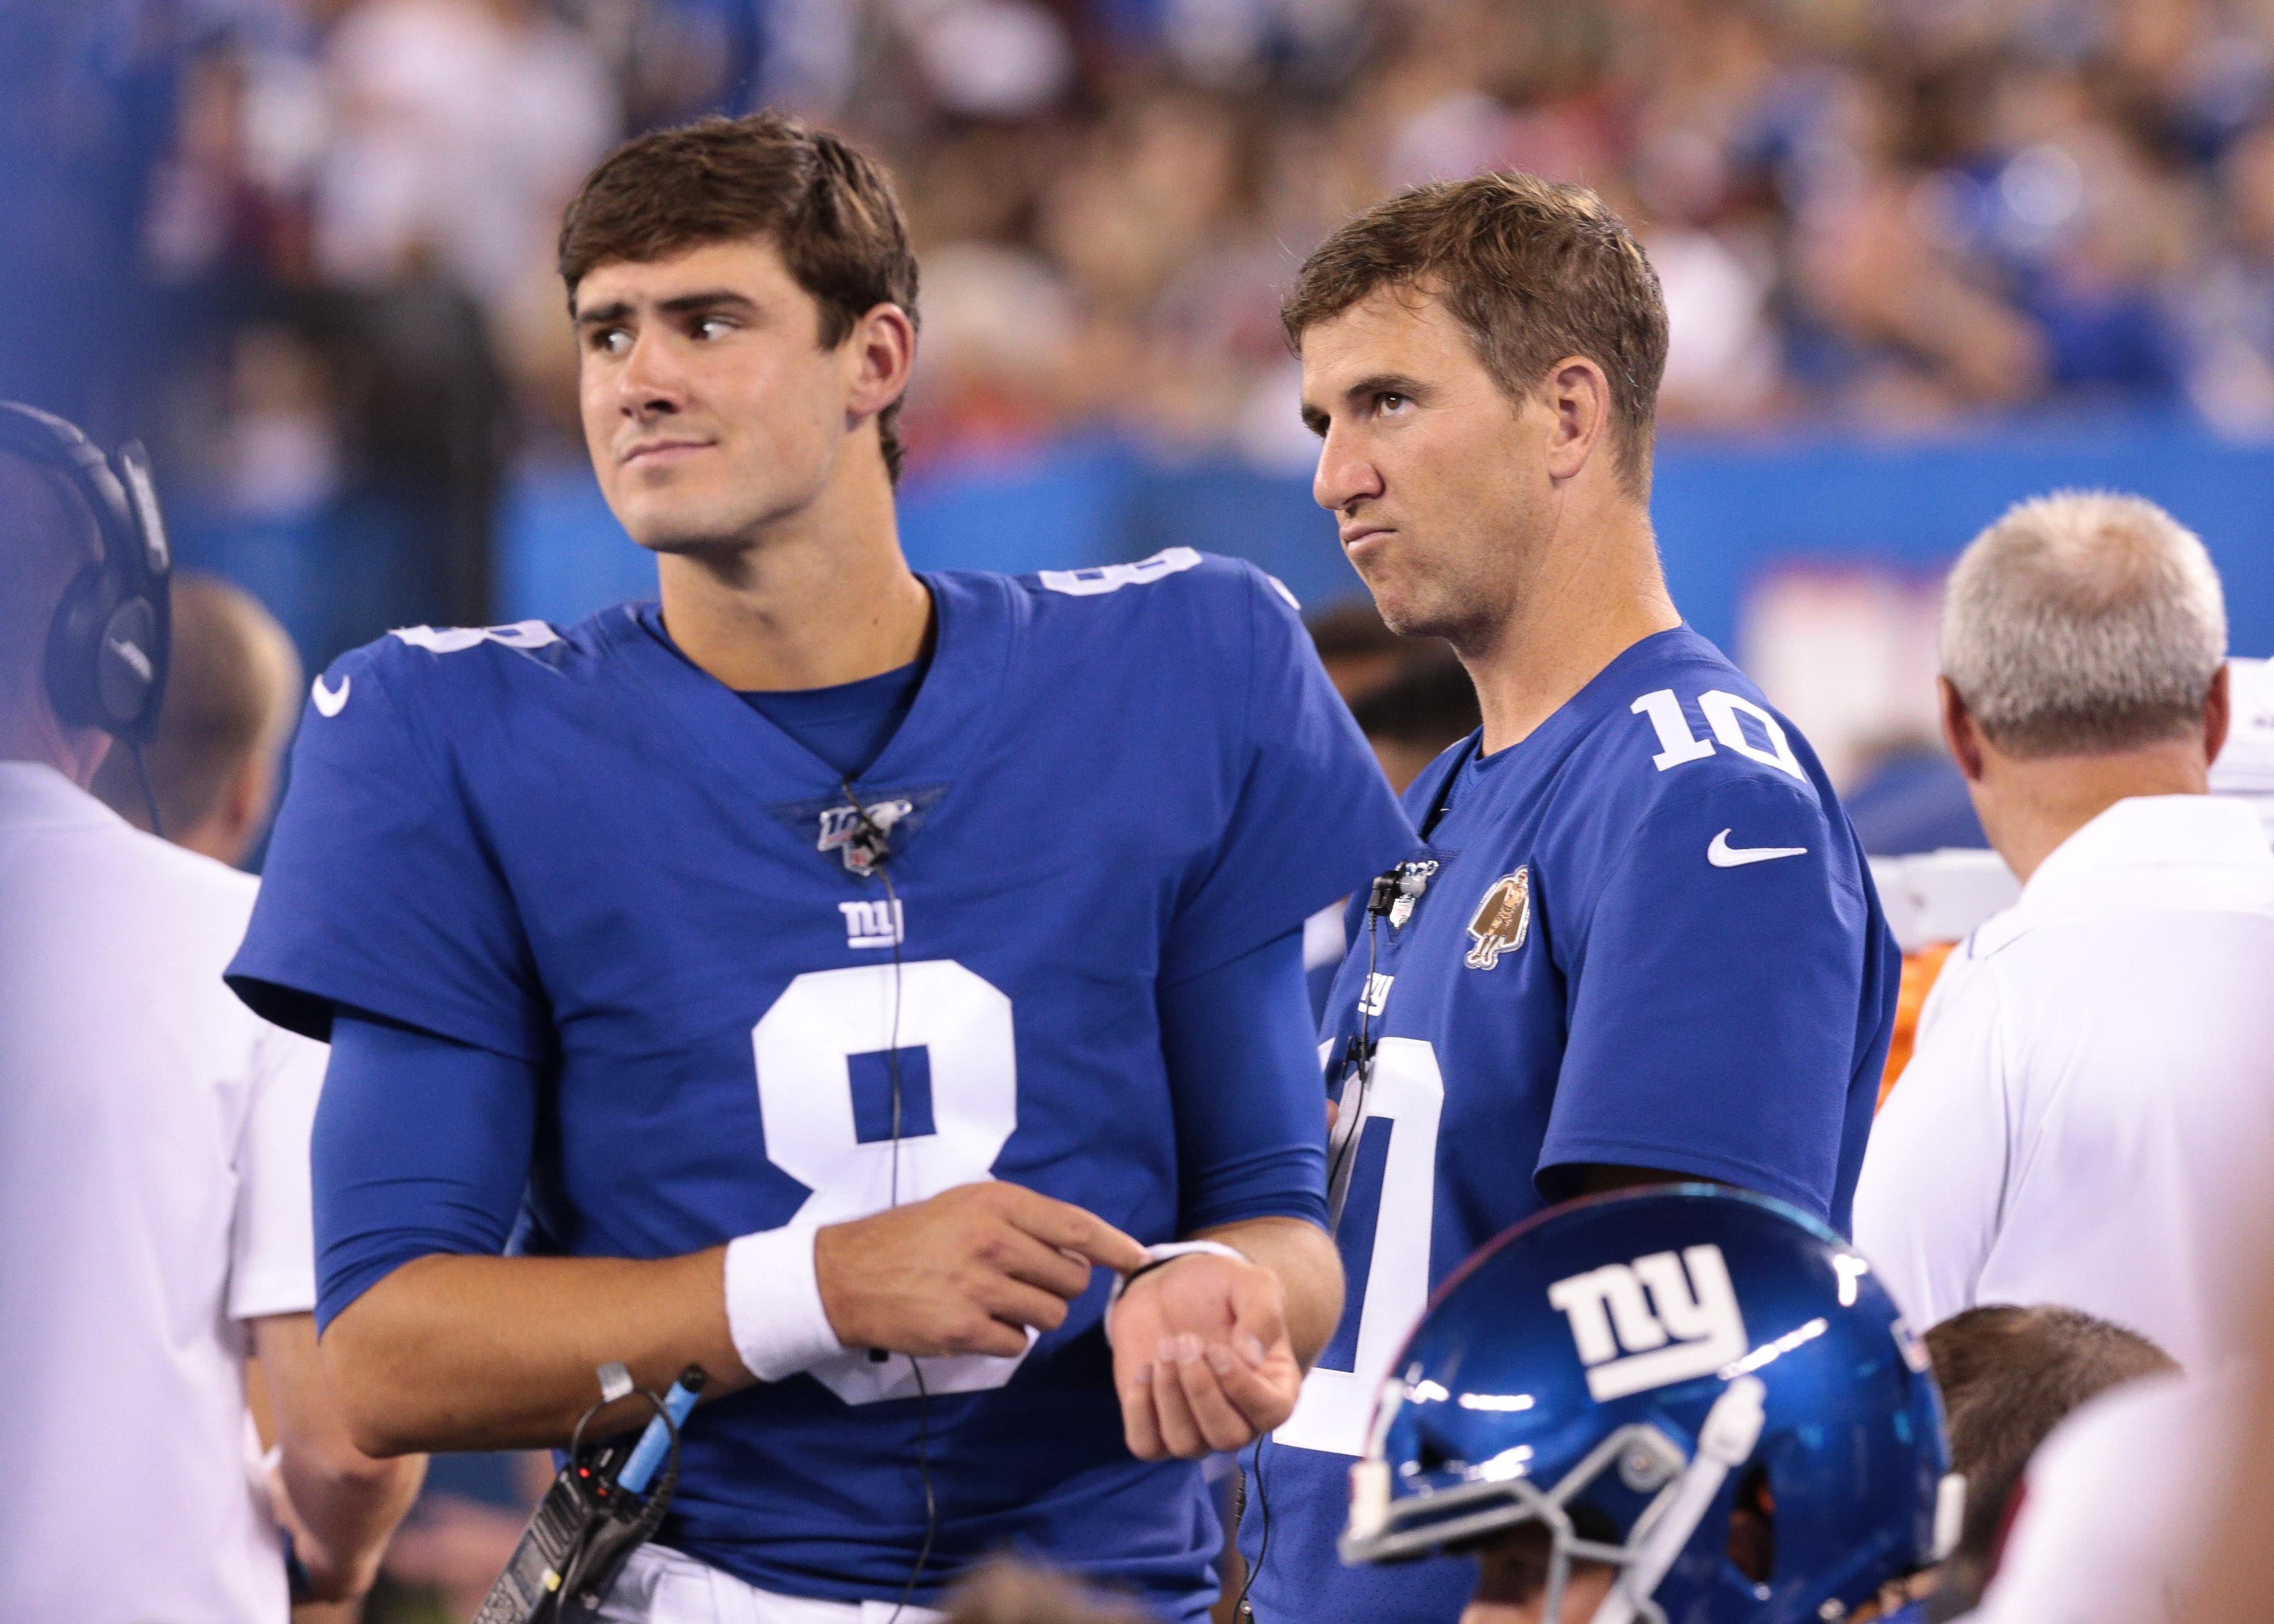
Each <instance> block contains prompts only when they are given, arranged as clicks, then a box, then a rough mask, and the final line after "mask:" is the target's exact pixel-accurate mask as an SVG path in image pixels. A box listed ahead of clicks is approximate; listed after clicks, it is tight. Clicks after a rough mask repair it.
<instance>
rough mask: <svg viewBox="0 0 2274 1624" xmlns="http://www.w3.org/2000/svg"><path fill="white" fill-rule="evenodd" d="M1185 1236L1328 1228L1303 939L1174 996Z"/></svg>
mask: <svg viewBox="0 0 2274 1624" xmlns="http://www.w3.org/2000/svg"><path fill="white" fill-rule="evenodd" d="M1160 1007H1161V1047H1162V1051H1163V1058H1164V1059H1165V1060H1166V1061H1167V1064H1168V1071H1169V1088H1170V1092H1171V1095H1172V1096H1173V1098H1174V1101H1175V1106H1176V1116H1177V1184H1178V1219H1177V1233H1178V1235H1179V1236H1187V1235H1191V1234H1193V1232H1194V1231H1195V1230H1200V1229H1210V1228H1213V1227H1214V1226H1216V1225H1218V1224H1225V1223H1237V1222H1241V1221H1242V1220H1244V1219H1249V1218H1304V1219H1307V1220H1309V1221H1310V1222H1313V1223H1315V1224H1317V1225H1318V1226H1319V1227H1320V1228H1321V1229H1324V1228H1325V1227H1326V1222H1327V1190H1326V1178H1327V1171H1326V1168H1327V1163H1326V1144H1325V1116H1326V1093H1325V1090H1324V1088H1323V1087H1322V1086H1321V1083H1320V1079H1319V1056H1318V1050H1317V1049H1315V1048H1314V1046H1313V1044H1312V1039H1311V1033H1312V1022H1311V1019H1310V1000H1309V994H1308V989H1307V988H1306V985H1305V982H1304V973H1303V937H1302V933H1301V932H1300V931H1298V930H1291V931H1289V932H1287V934H1286V935H1284V936H1280V937H1279V938H1277V939H1276V941H1272V942H1267V943H1266V944H1263V945H1262V946H1261V947H1259V948H1257V949H1255V950H1254V951H1252V952H1248V953H1245V954H1243V955H1241V956H1240V957H1239V958H1238V959H1233V960H1231V962H1230V963H1229V964H1224V965H1219V966H1217V967H1216V968H1215V969H1213V970H1210V971H1209V972H1207V973H1206V974H1201V975H1195V976H1193V977H1191V978H1189V979H1188V980H1186V981H1178V982H1177V983H1175V984H1174V985H1173V986H1168V987H1163V989H1161V992H1160Z"/></svg>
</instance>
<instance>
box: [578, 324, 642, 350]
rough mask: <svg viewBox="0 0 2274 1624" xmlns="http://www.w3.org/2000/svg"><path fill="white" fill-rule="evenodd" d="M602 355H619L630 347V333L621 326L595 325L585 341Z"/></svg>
mask: <svg viewBox="0 0 2274 1624" xmlns="http://www.w3.org/2000/svg"><path fill="white" fill-rule="evenodd" d="M585 342H587V343H589V344H591V347H592V348H593V349H594V350H598V351H599V353H600V354H602V355H611V356H620V355H623V354H625V353H626V352H627V351H629V350H630V349H631V347H632V335H630V334H629V333H627V332H625V331H624V329H623V328H621V327H595V328H593V329H592V332H591V336H590V337H589V338H588V339H587V340H586V341H585Z"/></svg>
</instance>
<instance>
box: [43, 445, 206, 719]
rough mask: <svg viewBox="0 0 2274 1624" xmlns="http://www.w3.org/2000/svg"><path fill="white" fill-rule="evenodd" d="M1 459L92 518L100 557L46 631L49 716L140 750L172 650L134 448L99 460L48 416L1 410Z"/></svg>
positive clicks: (147, 497) (157, 544) (146, 478)
mask: <svg viewBox="0 0 2274 1624" xmlns="http://www.w3.org/2000/svg"><path fill="white" fill-rule="evenodd" d="M0 450H5V451H11V452H14V453H15V454H16V455H19V456H20V457H23V458H24V459H26V461H28V462H34V463H36V464H37V465H39V466H40V467H41V468H45V469H51V470H55V471H56V473H59V474H61V475H62V476H63V477H64V481H65V482H66V483H68V484H69V485H71V486H72V489H73V490H75V491H77V492H79V499H80V500H81V501H82V502H84V503H85V505H86V507H87V510H88V511H89V512H90V513H92V514H93V515H94V522H95V526H96V529H97V530H98V531H99V532H100V533H101V537H102V557H101V558H100V559H98V560H94V561H93V562H91V563H89V564H88V565H87V566H86V568H82V569H81V570H80V571H79V573H78V574H77V575H74V576H72V582H71V584H70V585H69V586H68V587H66V588H65V589H64V597H63V602H62V603H61V604H60V605H57V607H56V616H55V619H54V620H53V621H52V622H50V623H49V628H48V646H47V680H48V697H49V700H50V701H52V702H53V703H54V705H55V708H56V716H57V717H58V718H61V719H62V720H63V721H64V722H66V723H69V724H71V725H72V726H79V727H96V728H101V729H102V731H103V732H104V733H109V734H110V735H111V737H113V738H115V739H117V740H118V741H121V742H122V743H124V744H126V745H128V746H129V747H135V748H138V755H139V746H141V745H143V744H146V743H147V742H148V741H149V739H150V735H151V733H153V732H154V730H155V729H156V727H157V725H158V706H159V703H160V702H161V701H162V700H163V699H164V698H165V695H166V662H167V657H168V655H169V653H170V652H171V650H172V647H173V616H172V612H171V607H170V600H169V597H168V594H167V581H168V578H169V576H170V575H172V573H173V557H172V555H171V553H169V552H168V550H167V546H166V522H165V519H164V518H163V516H162V515H161V514H160V512H159V510H158V496H157V492H156V491H155V490H154V488H153V486H152V485H151V483H150V463H149V459H148V458H147V456H146V455H144V453H143V450H142V447H140V446H139V445H134V444H131V443H130V444H128V445H125V446H122V447H119V450H118V455H117V456H115V457H108V456H105V455H103V454H102V449H101V447H98V446H96V445H95V443H94V441H93V440H89V439H88V438H87V436H86V435H85V434H83V433H81V432H79V429H78V428H76V427H75V426H73V425H71V424H69V423H66V422H65V421H64V419H63V418H61V417H56V416H55V415H54V414H53V413H51V412H44V411H41V410H39V409H38V408H37V407H34V406H26V405H25V404H23V403H22V402H19V401H0Z"/></svg>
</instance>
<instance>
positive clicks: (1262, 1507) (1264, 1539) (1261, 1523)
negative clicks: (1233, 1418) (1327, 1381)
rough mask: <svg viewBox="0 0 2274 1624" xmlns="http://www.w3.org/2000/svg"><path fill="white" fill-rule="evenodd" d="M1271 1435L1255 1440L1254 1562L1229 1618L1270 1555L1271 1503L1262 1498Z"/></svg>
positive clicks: (1243, 1602) (1242, 1604) (1236, 1612)
mask: <svg viewBox="0 0 2274 1624" xmlns="http://www.w3.org/2000/svg"><path fill="white" fill-rule="evenodd" d="M1270 1443H1271V1434H1270V1433H1269V1432H1263V1433H1261V1434H1259V1435H1258V1436H1257V1438H1256V1440H1255V1522H1256V1535H1255V1560H1254V1561H1252V1562H1250V1563H1249V1564H1248V1565H1247V1572H1246V1575H1244V1576H1243V1577H1242V1578H1241V1579H1240V1582H1239V1595H1237V1596H1235V1597H1233V1598H1231V1616H1232V1617H1233V1618H1235V1619H1236V1618H1238V1617H1239V1615H1240V1613H1241V1612H1242V1611H1243V1610H1244V1609H1245V1608H1246V1605H1247V1592H1248V1591H1250V1590H1254V1588H1255V1575H1258V1574H1260V1573H1261V1572H1262V1571H1263V1559H1264V1558H1265V1557H1267V1556H1269V1555H1270V1554H1271V1502H1270V1501H1269V1500H1266V1499H1264V1498H1263V1451H1264V1450H1265V1449H1266V1448H1268V1447H1269V1446H1270Z"/></svg>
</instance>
